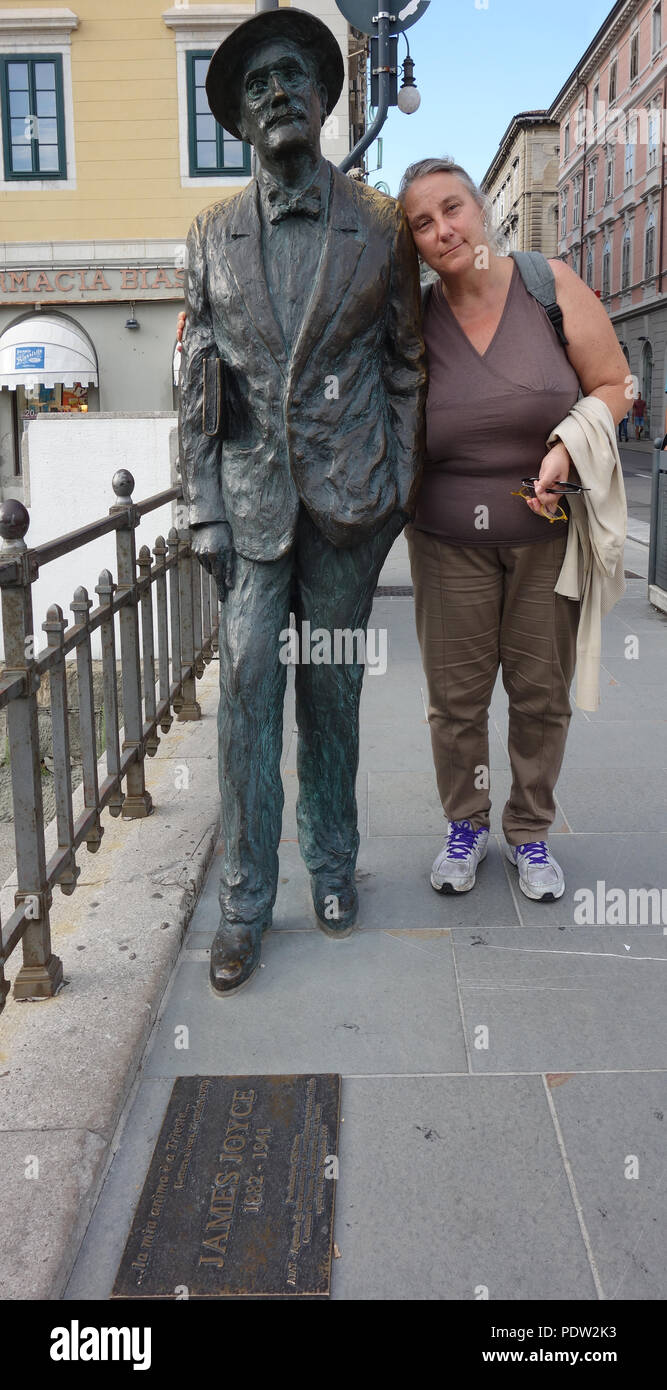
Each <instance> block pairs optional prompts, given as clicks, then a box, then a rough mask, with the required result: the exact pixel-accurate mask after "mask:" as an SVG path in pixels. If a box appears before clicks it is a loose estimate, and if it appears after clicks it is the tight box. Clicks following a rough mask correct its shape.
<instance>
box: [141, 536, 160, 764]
mask: <svg viewBox="0 0 667 1390" xmlns="http://www.w3.org/2000/svg"><path fill="white" fill-rule="evenodd" d="M152 568H153V561H152V559H151V552H150V550H149V548H148V546H147V545H142V547H141V550H140V551H139V578H140V579H143V580H145V581H146V588H145V589H143V590H142V594H141V651H142V655H143V660H144V712H145V715H146V720H147V721H148V720H149V719H155V711H156V702H155V640H154V635H153V585H152V583H151V570H152ZM159 745H160V740H159V738H158V733H157V729H153V732H152V734H149V735H148V737H147V739H146V752H147V753H148V756H149V758H154V757H155V754H156V753H157V750H158V748H159Z"/></svg>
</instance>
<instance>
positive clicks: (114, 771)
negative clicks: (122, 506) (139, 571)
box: [95, 570, 123, 816]
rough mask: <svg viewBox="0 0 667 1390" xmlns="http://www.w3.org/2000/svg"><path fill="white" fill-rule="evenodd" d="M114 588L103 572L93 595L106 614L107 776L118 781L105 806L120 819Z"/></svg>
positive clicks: (102, 625)
mask: <svg viewBox="0 0 667 1390" xmlns="http://www.w3.org/2000/svg"><path fill="white" fill-rule="evenodd" d="M115 588H116V585H115V584H114V582H113V579H112V577H111V570H102V571H101V573H100V581H99V584H96V585H95V593H96V594H97V595H98V596H99V600H100V605H101V607H103V608H104V609H106V610H107V611H106V615H105V617H104V618H103V619H102V622H101V623H100V635H101V638H102V680H103V684H104V729H105V734H106V739H105V742H106V759H107V777H111V778H113V779H117V787H116V790H115V791H113V792H112V794H111V796H110V797H109V800H108V802H107V806H108V809H109V813H110V815H112V816H119V815H120V813H121V811H122V809H123V793H122V791H121V789H120V741H119V738H118V690H117V687H116V679H117V674H116V633H115V629H114V615H113V596H114V591H115Z"/></svg>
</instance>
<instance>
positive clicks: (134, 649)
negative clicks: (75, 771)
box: [109, 468, 153, 820]
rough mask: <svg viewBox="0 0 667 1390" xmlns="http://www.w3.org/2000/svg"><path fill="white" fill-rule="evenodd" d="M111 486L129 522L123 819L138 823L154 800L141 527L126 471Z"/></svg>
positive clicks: (124, 579)
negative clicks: (143, 650) (146, 731)
mask: <svg viewBox="0 0 667 1390" xmlns="http://www.w3.org/2000/svg"><path fill="white" fill-rule="evenodd" d="M111 485H112V487H113V490H114V492H115V494H116V497H118V498H122V499H124V500H123V501H118V502H116V503H115V504H114V506H113V507H110V508H109V513H110V515H113V514H114V513H115V512H118V513H124V514H125V515H126V517H127V522H126V524H125V525H124V526H120V527H119V528H118V530H117V532H116V556H117V563H118V583H117V593H119V594H122V593H124V592H129V593H130V595H131V601H130V602H129V603H126V604H124V605H123V607H122V608H121V609H120V612H119V615H118V617H119V621H120V655H121V663H122V675H123V721H124V725H125V737H124V739H123V751H125V750H126V749H129V748H134V749H136V758H135V760H134V762H132V763H130V766H129V767H128V769H127V782H126V792H125V798H124V801H123V812H122V814H123V817H124V819H125V820H134V819H135V818H138V817H141V816H149V815H150V813H151V811H152V809H153V800H152V797H151V795H150V793H149V792H147V791H146V782H145V778H144V753H145V748H144V739H143V717H142V711H141V670H140V666H139V615H138V613H137V557H136V546H135V538H134V532H135V530H136V527H137V526H138V525H139V517H138V515H137V512H136V509H135V507H134V506H133V505H132V491H133V488H134V478H133V477H132V474H131V473H129V472H128V470H127V469H126V468H120V469H119V470H118V472H117V473H114V475H113V478H112V482H111Z"/></svg>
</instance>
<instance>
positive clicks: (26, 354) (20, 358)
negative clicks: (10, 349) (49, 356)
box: [14, 347, 44, 372]
mask: <svg viewBox="0 0 667 1390" xmlns="http://www.w3.org/2000/svg"><path fill="white" fill-rule="evenodd" d="M43 366H44V348H43V347H17V348H16V350H15V355H14V370H15V371H17V372H18V371H19V370H20V369H21V368H22V367H43Z"/></svg>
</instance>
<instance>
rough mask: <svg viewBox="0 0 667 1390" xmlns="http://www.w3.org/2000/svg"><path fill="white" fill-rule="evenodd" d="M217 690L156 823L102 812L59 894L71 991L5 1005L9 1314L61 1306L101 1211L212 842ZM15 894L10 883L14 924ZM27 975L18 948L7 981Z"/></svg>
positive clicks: (169, 782) (167, 760)
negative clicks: (24, 1307)
mask: <svg viewBox="0 0 667 1390" xmlns="http://www.w3.org/2000/svg"><path fill="white" fill-rule="evenodd" d="M217 686H218V664H217V662H214V663H212V664H211V666H209V667H208V668H207V670H206V672H205V675H204V677H203V678H202V680H201V681H200V682H199V683H198V690H197V697H198V699H199V702H200V705H201V708H202V719H201V721H197V722H193V723H184V724H178V723H176V722H175V723H174V724H173V726H172V729H171V730H170V732H169V733H168V734H167V735H166V736H165V737H164V738H163V739H162V741H161V744H160V747H159V749H158V752H157V755H156V757H155V758H153V759H150V760H148V759H147V760H146V764H145V767H146V785H147V787H148V790H149V791H150V793H151V795H152V797H153V802H154V807H155V809H154V812H153V814H152V815H151V816H149V817H147V818H146V819H144V820H134V821H122V820H113V819H112V818H111V817H110V816H109V814H108V812H104V813H103V817H102V824H103V826H104V829H105V834H104V836H103V839H102V845H101V847H100V850H99V852H98V853H97V854H95V855H90V854H88V852H87V851H86V850H85V849H82V850H81V851H80V852H79V854H78V860H79V863H80V865H81V876H80V879H79V884H78V886H77V889H76V891H75V893H74V894H73V896H72V897H71V898H65V897H63V896H62V895H61V894H60V893H59V892H56V893H54V900H53V907H52V909H51V925H52V942H53V950H54V953H55V954H56V955H59V956H61V958H62V960H63V968H64V975H65V986H64V987H63V989H62V990H61V991H60V993H59V994H58V995H57V996H56V997H55V998H54V999H47V1000H43V1001H40V1002H38V1003H33V1004H31V1003H19V1002H17V1001H16V1000H15V999H14V998H13V997H12V996H8V999H7V1003H6V1007H5V1011H4V1013H3V1015H2V1017H1V1018H0V1202H1V1206H2V1228H3V1240H2V1248H1V1249H0V1298H2V1299H5V1300H7V1299H10V1300H16V1299H48V1300H57V1299H60V1298H61V1297H62V1295H63V1291H64V1289H65V1286H66V1284H67V1281H68V1279H69V1276H70V1274H71V1270H72V1267H73V1265H74V1261H75V1259H76V1256H77V1254H78V1251H79V1248H80V1245H81V1241H82V1240H83V1236H84V1234H85V1231H86V1227H87V1225H88V1222H89V1220H90V1216H91V1213H92V1211H93V1208H94V1206H95V1203H96V1201H97V1198H98V1196H99V1192H100V1189H101V1186H102V1182H103V1180H104V1176H105V1173H106V1170H107V1167H108V1162H109V1159H110V1152H111V1145H112V1141H113V1138H114V1134H115V1131H116V1127H117V1124H118V1121H119V1119H120V1117H121V1115H122V1112H123V1109H124V1106H125V1103H126V1101H127V1098H128V1096H129V1094H130V1092H131V1089H132V1087H133V1085H134V1082H135V1079H136V1076H137V1073H138V1071H139V1069H140V1066H141V1062H142V1059H143V1057H144V1054H145V1049H146V1044H147V1041H148V1038H149V1036H150V1032H151V1029H152V1027H153V1023H154V1021H155V1018H156V1015H157V1013H158V1010H159V1008H160V1005H161V1001H162V998H163V995H164V992H165V989H166V987H167V985H168V983H169V980H170V978H171V975H172V971H173V968H174V965H175V963H176V960H177V958H178V955H179V952H180V949H181V945H182V941H183V937H184V934H185V931H186V928H187V926H188V924H189V922H190V919H191V917H192V913H193V911H194V908H195V905H196V902H197V898H198V896H199V892H200V889H201V886H202V883H203V881H204V878H205V875H206V872H207V869H208V865H209V862H210V860H211V856H212V854H213V849H214V846H215V844H216V841H217V838H218V831H219V812H220V799H219V790H218V769H217V723H216V718H215V708H216V705H217V695H218V689H217ZM79 795H80V799H81V801H82V800H83V794H82V789H79V791H77V793H76V794H75V798H74V801H75V815H76V812H77V806H76V797H77V796H79ZM52 836H53V827H50V828H49V836H48V838H49V839H50V838H52ZM47 855H48V847H47ZM13 892H14V885H13V884H12V880H11V879H10V880H9V881H8V883H7V884H6V885H5V888H4V889H3V891H2V895H1V898H2V912H3V918H4V920H5V921H6V920H7V917H8V915H9V913H10V912H11V909H12V908H13ZM20 965H21V951H20V948H19V949H18V950H17V951H16V952H15V953H14V954H13V956H12V957H11V958H10V961H9V962H8V964H7V966H6V975H7V977H8V978H9V979H13V978H14V976H15V975H16V974H17V972H18V970H19V968H20Z"/></svg>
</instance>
